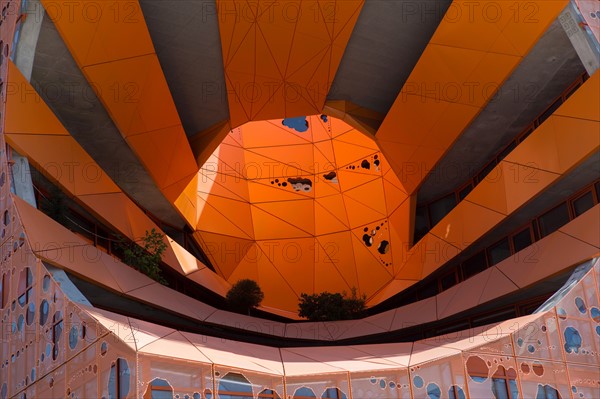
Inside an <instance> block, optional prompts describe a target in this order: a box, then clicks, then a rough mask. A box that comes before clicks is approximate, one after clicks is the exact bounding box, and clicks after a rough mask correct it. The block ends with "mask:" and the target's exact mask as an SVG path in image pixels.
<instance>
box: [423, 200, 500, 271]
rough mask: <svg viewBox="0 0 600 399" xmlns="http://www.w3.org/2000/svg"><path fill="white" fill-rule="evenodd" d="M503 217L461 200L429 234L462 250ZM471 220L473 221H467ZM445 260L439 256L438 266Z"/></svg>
mask: <svg viewBox="0 0 600 399" xmlns="http://www.w3.org/2000/svg"><path fill="white" fill-rule="evenodd" d="M504 217H505V215H503V214H502V213H499V212H496V211H493V210H490V209H488V208H485V207H483V206H480V205H477V204H473V203H472V202H469V201H461V202H460V203H459V204H458V205H457V206H456V207H455V208H454V209H453V210H452V212H450V213H449V214H448V215H446V216H445V217H444V218H443V219H442V220H441V221H440V222H439V223H438V224H437V225H435V226H434V227H433V228H432V229H431V232H430V234H432V235H434V236H436V237H439V238H441V239H442V240H444V241H445V242H447V243H449V244H451V245H452V246H455V247H457V248H460V249H461V250H462V249H465V248H466V247H468V246H470V245H471V244H472V243H474V242H475V241H476V240H477V239H478V238H480V237H481V236H483V234H485V233H486V232H487V231H489V230H491V229H492V228H493V227H494V226H495V225H497V224H498V223H499V222H500V221H502V220H503V219H504ZM471 220H472V221H473V222H469V221H471ZM445 261H446V259H443V258H440V263H439V266H441V265H442V264H443V263H444V262H445ZM425 273H427V271H425Z"/></svg>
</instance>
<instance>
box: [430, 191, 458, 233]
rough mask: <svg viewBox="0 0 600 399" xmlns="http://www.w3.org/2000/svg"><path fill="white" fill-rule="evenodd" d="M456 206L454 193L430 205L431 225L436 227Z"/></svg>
mask: <svg viewBox="0 0 600 399" xmlns="http://www.w3.org/2000/svg"><path fill="white" fill-rule="evenodd" d="M455 206H456V196H455V195H454V193H452V194H450V195H447V196H445V197H444V198H440V199H439V200H437V201H435V202H432V203H431V204H429V216H430V218H431V225H432V226H435V225H436V224H438V223H439V221H440V220H442V219H443V218H444V216H446V215H447V214H448V212H450V211H451V210H452V209H454V207H455Z"/></svg>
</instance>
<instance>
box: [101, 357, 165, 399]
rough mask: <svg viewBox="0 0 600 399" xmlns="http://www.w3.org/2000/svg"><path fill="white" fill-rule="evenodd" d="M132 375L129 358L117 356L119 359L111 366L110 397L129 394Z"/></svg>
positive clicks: (117, 397) (112, 398)
mask: <svg viewBox="0 0 600 399" xmlns="http://www.w3.org/2000/svg"><path fill="white" fill-rule="evenodd" d="M130 377H131V372H130V371H129V364H128V363H127V360H125V359H122V358H117V361H116V362H115V363H113V364H112V365H111V366H110V375H109V377H108V399H125V398H126V397H127V395H128V394H129V383H130ZM144 399H145V398H144ZM160 399H163V398H160Z"/></svg>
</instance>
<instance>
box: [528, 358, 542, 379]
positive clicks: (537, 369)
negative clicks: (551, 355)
mask: <svg viewBox="0 0 600 399" xmlns="http://www.w3.org/2000/svg"><path fill="white" fill-rule="evenodd" d="M531 370H533V374H535V375H537V376H538V377H541V376H543V375H544V366H543V365H542V363H540V362H533V364H532V365H531Z"/></svg>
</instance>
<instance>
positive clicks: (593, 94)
mask: <svg viewBox="0 0 600 399" xmlns="http://www.w3.org/2000/svg"><path fill="white" fill-rule="evenodd" d="M599 92H600V72H598V71H596V72H595V73H594V74H593V75H592V76H590V78H589V79H588V80H587V82H585V84H584V85H583V86H582V87H580V88H579V89H577V91H576V92H575V93H573V95H571V97H569V99H568V100H567V102H565V103H564V104H563V105H561V106H560V108H559V109H557V110H556V111H555V112H554V115H556V116H566V117H573V118H578V119H587V120H591V121H598V120H600V96H599V95H598V93H599Z"/></svg>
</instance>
